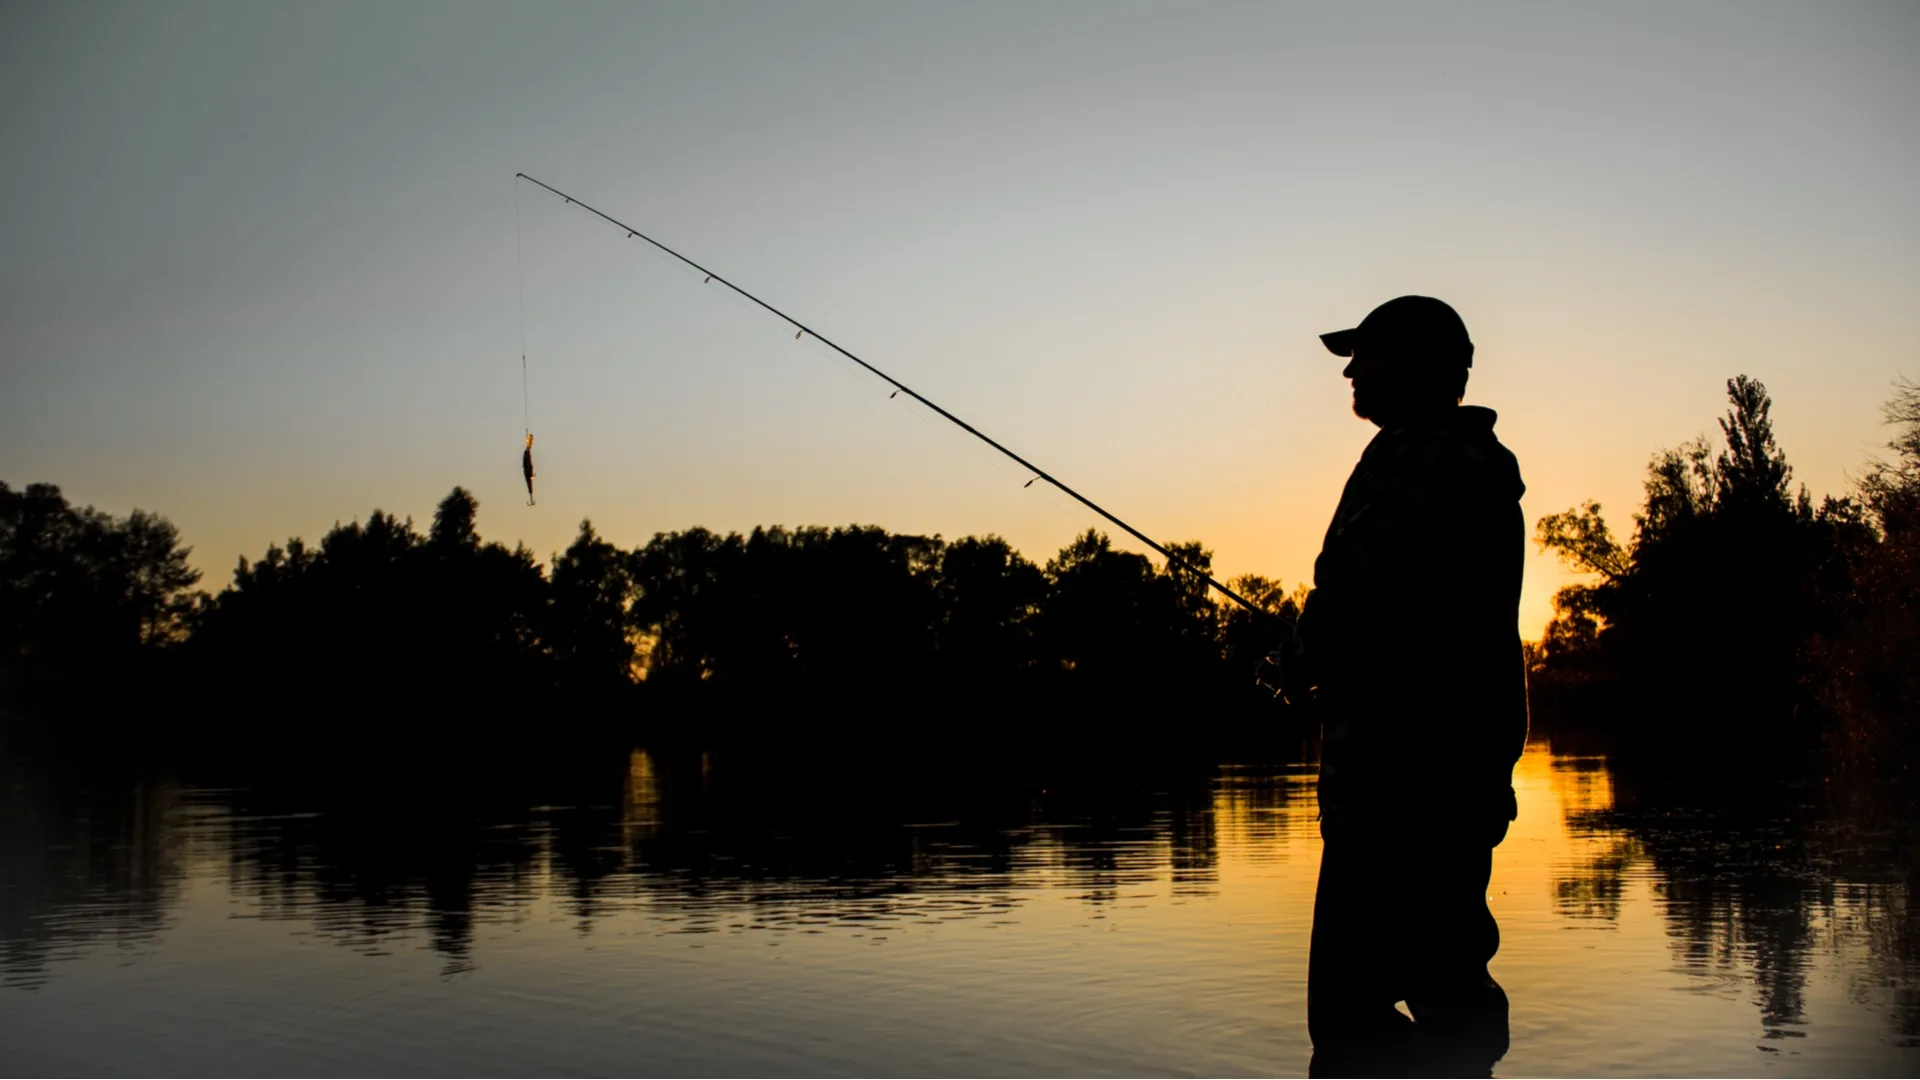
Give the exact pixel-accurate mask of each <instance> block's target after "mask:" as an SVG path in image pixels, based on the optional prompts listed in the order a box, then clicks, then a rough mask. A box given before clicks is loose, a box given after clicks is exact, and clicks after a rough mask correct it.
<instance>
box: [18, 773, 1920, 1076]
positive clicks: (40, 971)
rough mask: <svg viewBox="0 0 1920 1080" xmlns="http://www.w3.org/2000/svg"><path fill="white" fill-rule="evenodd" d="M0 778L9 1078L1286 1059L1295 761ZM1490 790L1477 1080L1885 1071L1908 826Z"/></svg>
mask: <svg viewBox="0 0 1920 1080" xmlns="http://www.w3.org/2000/svg"><path fill="white" fill-rule="evenodd" d="M4 767H5V775H4V778H3V780H4V785H5V786H4V796H5V801H4V803H0V813H4V822H3V823H0V825H3V833H0V836H3V843H4V846H3V847H0V856H3V857H4V863H0V964H3V965H4V969H3V970H0V983H3V984H4V985H0V1046H4V1048H5V1049H4V1053H3V1055H0V1056H3V1060H4V1066H5V1071H6V1072H8V1073H56V1074H58V1073H88V1074H123V1073H146V1074H155V1073H158V1074H172V1073H192V1074H243V1073H244V1074H263V1073H264V1074H277V1073H278V1074H284V1073H303V1074H336V1073H362V1074H442V1073H444V1074H476V1073H477V1074H501V1073H539V1074H605V1073H613V1074H654V1073H668V1074H747V1075H756V1074H856V1075H860V1074H974V1075H979V1074H988V1075H993V1074H1059V1075H1086V1074H1139V1073H1167V1074H1193V1073H1199V1074H1248V1073H1252V1074H1276V1073H1277V1074H1289V1073H1302V1072H1304V1071H1305V1069H1306V1067H1307V1063H1308V1058H1309V1054H1310V1049H1311V1048H1310V1046H1309V1044H1308V1042H1307V1036H1306V1024H1305V980H1306V959H1307V954H1306V942H1307V930H1308V926H1309V924H1310V921H1311V918H1312V898H1313V887H1314V875H1315V873H1316V870H1317V867H1318V862H1319V855H1320V845H1319V839H1318V834H1317V828H1316V824H1315V820H1314V814H1315V807H1314V799H1313V788H1312V770H1311V768H1310V767H1308V766H1295V767H1284V768H1276V767H1251V766H1232V765H1227V766H1221V767H1219V768H1217V769H1203V770H1193V771H1190V772H1189V773H1178V774H1177V775H1173V776H1171V777H1169V776H1168V775H1165V774H1162V775H1159V776H1151V777H1142V778H1140V779H1139V782H1138V783H1137V784H1136V783H1133V782H1131V781H1128V780H1126V779H1125V778H1109V779H1108V780H1107V782H1104V783H1098V784H1094V783H1089V782H1086V778H1084V777H1082V778H1078V779H1074V778H1069V779H1068V780H1067V781H1066V782H1064V783H1061V782H1060V781H1058V780H1057V779H1056V780H1054V781H1051V782H1050V781H1047V780H1046V779H1044V778H1043V779H1039V780H1034V779H1032V778H1029V779H1028V780H1026V781H1021V782H1011V781H992V782H988V781H984V780H983V781H982V782H980V783H979V784H975V785H968V784H961V785H959V786H958V787H952V786H949V787H940V786H939V785H927V786H925V787H924V789H923V786H922V785H919V784H918V783H917V782H915V781H913V780H912V779H910V778H909V779H908V780H907V781H906V782H904V783H903V782H898V781H899V780H900V778H899V777H890V778H888V779H890V780H892V781H894V782H883V781H882V780H881V779H877V778H875V777H874V776H872V775H863V774H861V773H859V772H858V771H855V772H851V773H847V772H841V773H837V774H834V775H831V776H828V775H819V776H815V775H813V774H812V773H811V772H810V771H809V770H808V769H806V768H803V767H799V766H791V767H788V768H784V769H779V770H772V769H765V770H762V771H759V772H752V771H750V770H744V769H734V768H732V766H730V765H729V763H728V762H726V761H724V760H715V759H710V758H701V757H699V756H697V755H695V756H692V757H686V756H680V757H675V758H672V759H667V758H665V757H656V756H654V755H650V754H648V753H645V752H634V753H632V754H630V755H613V756H610V757H609V759H608V760H607V761H606V762H605V763H604V765H603V767H602V768H600V769H599V770H598V771H591V773H590V775H587V776H583V777H577V778H573V779H570V780H568V781H566V782H564V783H562V782H557V781H541V782H540V783H538V784H528V785H524V786H520V787H511V786H509V787H507V788H503V787H501V785H500V784H499V783H498V782H497V778H490V777H478V776H472V777H467V776H459V775H455V776H451V777H439V778H437V779H436V781H435V783H436V785H437V786H435V787H434V789H433V790H434V792H435V793H433V794H417V793H413V794H406V795H402V794H399V793H397V792H395V791H390V790H384V789H383V787H382V785H383V784H386V783H390V781H381V780H379V779H357V780H355V781H352V782H351V784H350V785H346V786H349V787H350V788H351V789H352V790H350V791H344V792H343V791H341V790H328V789H326V788H324V787H318V786H312V785H305V786H303V785H295V784H291V783H281V784H272V785H269V784H258V783H256V784H254V785H250V786H236V785H233V784H231V783H229V784H227V785H226V786H212V785H207V784H204V783H193V782H189V781H186V780H182V779H180V778H178V777H175V776H171V775H168V774H166V773H163V772H154V771H141V770H128V769H121V770H118V771H114V770H93V771H89V770H85V769H80V768H77V767H75V766H74V765H73V764H72V763H71V762H68V763H66V764H63V765H55V764H51V763H49V762H47V761H45V760H34V761H26V760H20V759H17V758H16V759H13V760H9V761H6V762H4ZM1049 784H1050V786H1048V785H1049ZM1517 785H1518V789H1519V794H1520V818H1519V821H1518V822H1517V823H1516V825H1515V827H1514V829H1513V832H1512V834H1511V835H1510V837H1509V839H1508V840H1507V842H1506V843H1505V844H1503V845H1502V846H1501V847H1500V848H1499V849H1498V851H1497V852H1496V856H1495V862H1494V876H1493V883H1492V888H1491V904H1492V907H1493V910H1494V913H1495V914H1496V915H1497V916H1498V918H1499V921H1500V925H1501V929H1502V933H1503V936H1504V941H1503V945H1502V948H1501V951H1500V954H1499V956H1498V957H1496V958H1495V960H1494V964H1493V971H1494V974H1495V975H1496V977H1498V978H1499V979H1500V981H1501V982H1502V983H1503V984H1505V986H1506V987H1507V989H1508V992H1509V994H1510V995H1511V998H1512V1003H1513V1011H1512V1049H1511V1051H1510V1052H1509V1053H1508V1054H1507V1056H1506V1057H1505V1058H1504V1059H1503V1060H1502V1061H1501V1062H1500V1063H1499V1064H1498V1066H1497V1067H1496V1073H1497V1074H1499V1075H1530V1074H1569V1073H1572V1074H1599V1075H1632V1074H1661V1075H1674V1074H1702V1075H1707V1074H1717V1075H1727V1074H1738V1075H1753V1074H1783V1075H1800V1074H1886V1075H1893V1074H1899V1075H1914V1074H1916V1073H1920V948H1916V937H1917V936H1920V926H1917V921H1916V918H1915V915H1916V912H1915V909H1914V907H1913V906H1912V890H1913V889H1914V888H1915V880H1914V871H1913V852H1912V850H1911V849H1910V848H1904V849H1903V848H1902V847H1901V846H1900V845H1901V844H1902V843H1904V841H1902V840H1899V839H1897V837H1900V836H1903V835H1911V834H1910V833H1906V832H1904V830H1902V829H1881V828H1878V827H1850V828H1841V827H1840V826H1837V825H1833V824H1831V823H1822V822H1823V821H1827V819H1826V818H1820V819H1819V820H1815V821H1812V822H1809V821H1808V820H1807V819H1805V818H1804V817H1798V816H1795V815H1793V814H1788V813H1786V812H1785V811H1783V812H1782V814H1781V816H1780V817H1779V818H1778V819H1777V820H1775V819H1769V818H1768V817H1767V816H1765V815H1760V816H1758V817H1756V816H1755V815H1753V814H1751V813H1749V814H1745V815H1740V816H1737V817H1730V816H1728V815H1726V814H1724V813H1721V814H1704V813H1701V814H1694V813H1685V812H1678V813H1676V812H1671V810H1669V811H1663V812H1662V813H1661V814H1660V815H1657V816H1646V815H1640V816H1635V815H1630V814H1625V813H1622V812H1619V809H1618V808H1616V806H1615V803H1616V800H1621V801H1624V797H1623V796H1622V795H1621V793H1620V789H1621V788H1622V786H1623V782H1622V781H1621V780H1619V779H1618V778H1616V777H1614V776H1612V775H1611V774H1610V773H1609V772H1608V770H1607V769H1606V768H1605V767H1604V765H1603V764H1602V763H1601V762H1600V761H1598V760H1596V759H1591V758H1574V757H1564V756H1561V757H1557V756H1555V755H1553V754H1552V753H1551V752H1550V751H1549V749H1548V748H1547V747H1545V746H1544V745H1536V746H1534V747H1532V748H1530V749H1529V751H1528V753H1527V755H1526V757H1525V758H1524V759H1523V760H1522V762H1521V764H1520V767H1519V770H1518V775H1517ZM476 792H481V793H482V794H476Z"/></svg>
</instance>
